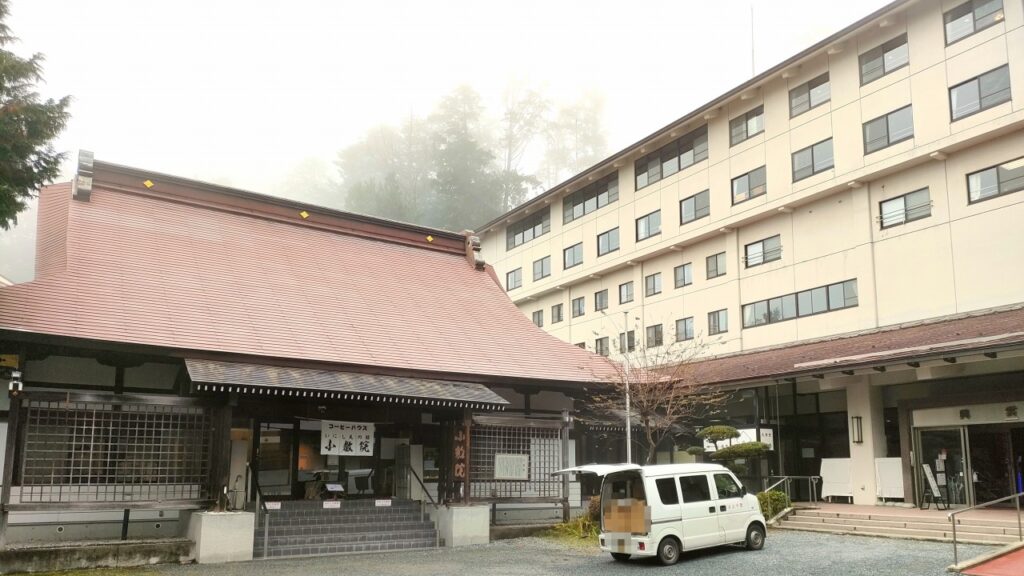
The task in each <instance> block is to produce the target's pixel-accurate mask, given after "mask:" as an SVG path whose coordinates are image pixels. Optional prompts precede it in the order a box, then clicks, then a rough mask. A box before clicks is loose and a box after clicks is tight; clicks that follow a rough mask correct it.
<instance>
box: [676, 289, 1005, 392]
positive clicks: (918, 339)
mask: <svg viewBox="0 0 1024 576" xmlns="http://www.w3.org/2000/svg"><path fill="white" fill-rule="evenodd" d="M1021 345H1024V308H1019V307H1018V308H1013V309H1004V310H996V311H983V312H978V313H974V314H965V315H960V316H956V317H951V318H945V319H936V320H933V321H928V322H918V323H914V324H904V325H898V326H890V327H886V328H881V329H878V330H872V331H868V332H863V333H858V334H854V335H847V336H841V337H835V338H830V339H827V340H821V341H816V342H807V343H803V344H794V345H789V346H786V347H777V348H771V349H764V350H760V351H754V352H748V353H745V354H735V355H731V356H723V357H720V358H712V359H708V360H703V361H700V362H697V363H696V364H695V366H694V377H695V378H696V379H697V380H698V381H700V382H702V383H727V382H743V381H752V380H764V379H772V378H783V377H790V376H799V375H810V374H822V373H825V372H837V371H840V370H851V369H855V368H865V367H874V366H884V365H886V364H890V365H891V364H896V363H901V362H910V361H914V360H922V359H928V358H942V357H944V356H955V355H957V354H964V353H968V352H972V353H975V354H979V353H981V352H984V351H994V350H999V349H1005V348H1010V347H1015V346H1021Z"/></svg>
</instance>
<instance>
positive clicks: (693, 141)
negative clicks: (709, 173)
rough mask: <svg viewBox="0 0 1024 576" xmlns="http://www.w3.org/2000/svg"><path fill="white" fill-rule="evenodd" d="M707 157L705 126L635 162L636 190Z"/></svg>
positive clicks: (706, 130)
mask: <svg viewBox="0 0 1024 576" xmlns="http://www.w3.org/2000/svg"><path fill="white" fill-rule="evenodd" d="M707 157H708V127H707V126H706V125H705V126H701V127H700V128H697V129H696V130H694V131H692V132H690V133H689V134H686V135H685V136H683V137H682V138H679V139H678V140H675V141H674V142H669V143H668V144H666V145H664V146H662V147H661V148H659V149H657V150H655V151H654V152H651V153H650V154H648V155H646V156H644V157H643V158H640V159H639V160H637V161H636V163H635V164H634V165H633V168H634V169H635V173H636V189H637V190H639V189H641V188H643V187H645V186H650V185H651V184H654V183H655V182H657V181H659V180H661V179H662V178H668V177H669V176H671V175H673V174H675V173H676V172H679V171H680V170H685V169H687V168H689V167H690V166H692V165H694V164H696V163H697V162H700V161H702V160H706V159H707Z"/></svg>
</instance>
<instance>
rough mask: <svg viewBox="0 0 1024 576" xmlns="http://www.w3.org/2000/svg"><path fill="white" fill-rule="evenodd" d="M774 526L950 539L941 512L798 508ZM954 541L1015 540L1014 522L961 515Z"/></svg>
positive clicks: (996, 542)
mask: <svg viewBox="0 0 1024 576" xmlns="http://www.w3.org/2000/svg"><path fill="white" fill-rule="evenodd" d="M777 527H778V528H782V529H784V530H807V531H811V532H829V533H833V534H859V535H861V536H881V537H885V538H905V539H911V540H935V541H940V542H952V541H953V526H952V524H950V522H949V520H948V519H947V518H946V517H945V515H934V516H933V515H920V514H911V513H907V514H900V513H899V512H898V511H890V510H886V511H885V513H873V512H836V511H832V510H829V511H823V510H816V509H813V508H798V509H796V510H794V511H793V513H792V514H790V515H789V516H788V517H786V519H785V520H783V521H781V522H779V524H778V526H777ZM956 539H957V542H962V543H965V544H998V545H1002V544H1009V543H1012V542H1017V522H1016V521H1014V520H989V519H980V518H979V519H974V518H963V519H961V521H960V522H959V523H958V524H957V527H956Z"/></svg>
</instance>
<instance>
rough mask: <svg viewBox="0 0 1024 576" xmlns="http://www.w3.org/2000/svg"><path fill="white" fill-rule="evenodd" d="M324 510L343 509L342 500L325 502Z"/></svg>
mask: <svg viewBox="0 0 1024 576" xmlns="http://www.w3.org/2000/svg"><path fill="white" fill-rule="evenodd" d="M323 505H324V508H341V500H324V503H323Z"/></svg>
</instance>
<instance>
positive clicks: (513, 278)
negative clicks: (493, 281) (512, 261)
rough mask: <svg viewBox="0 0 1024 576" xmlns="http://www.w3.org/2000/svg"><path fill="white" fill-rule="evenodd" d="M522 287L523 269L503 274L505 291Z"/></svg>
mask: <svg viewBox="0 0 1024 576" xmlns="http://www.w3.org/2000/svg"><path fill="white" fill-rule="evenodd" d="M522 285H523V269H522V268H516V269H515V270H513V271H511V272H508V273H506V274H505V290H515V289H516V288H519V287H520V286H522Z"/></svg>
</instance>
